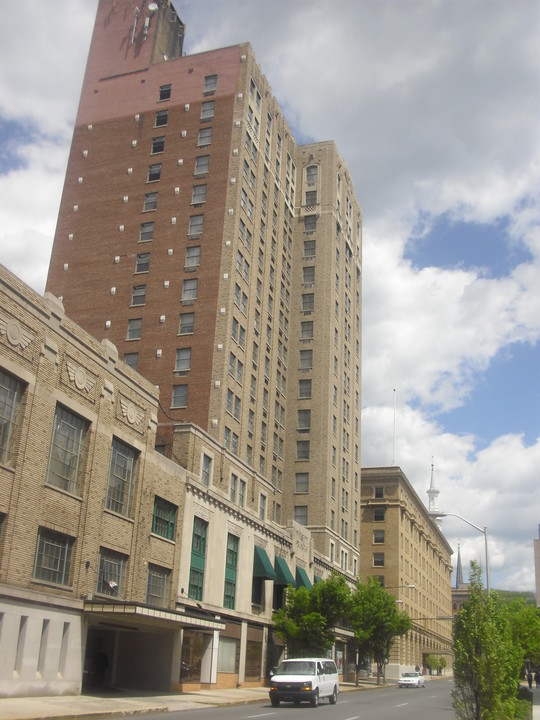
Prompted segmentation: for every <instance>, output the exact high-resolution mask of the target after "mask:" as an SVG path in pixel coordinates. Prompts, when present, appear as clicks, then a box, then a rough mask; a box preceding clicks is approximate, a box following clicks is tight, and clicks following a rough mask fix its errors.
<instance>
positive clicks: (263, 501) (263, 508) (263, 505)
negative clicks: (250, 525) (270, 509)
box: [259, 493, 266, 520]
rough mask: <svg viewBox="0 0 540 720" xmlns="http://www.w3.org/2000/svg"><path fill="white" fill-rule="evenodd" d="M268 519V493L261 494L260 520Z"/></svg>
mask: <svg viewBox="0 0 540 720" xmlns="http://www.w3.org/2000/svg"><path fill="white" fill-rule="evenodd" d="M265 519H266V495H263V494H262V493H260V495H259V520H265Z"/></svg>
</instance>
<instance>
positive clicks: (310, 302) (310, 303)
mask: <svg viewBox="0 0 540 720" xmlns="http://www.w3.org/2000/svg"><path fill="white" fill-rule="evenodd" d="M314 309H315V294H314V293H303V294H302V311H303V312H311V311H312V310H314Z"/></svg>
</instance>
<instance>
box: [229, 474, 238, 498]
mask: <svg viewBox="0 0 540 720" xmlns="http://www.w3.org/2000/svg"><path fill="white" fill-rule="evenodd" d="M237 490H238V477H237V476H236V475H235V474H234V473H231V483H230V487H229V497H230V499H231V502H236V493H237Z"/></svg>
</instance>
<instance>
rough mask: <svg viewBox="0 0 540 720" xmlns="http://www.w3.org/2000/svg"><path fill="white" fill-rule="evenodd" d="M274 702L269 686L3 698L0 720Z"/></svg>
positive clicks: (345, 688)
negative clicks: (270, 696)
mask: <svg viewBox="0 0 540 720" xmlns="http://www.w3.org/2000/svg"><path fill="white" fill-rule="evenodd" d="M374 687H376V685H374V684H373V683H370V682H362V684H361V685H359V686H358V687H356V686H355V685H354V684H352V683H340V692H350V691H352V690H365V689H367V688H374ZM267 701H268V702H270V701H269V699H268V688H267V687H251V688H250V687H246V688H232V689H230V690H199V691H197V692H186V693H179V694H169V693H166V694H163V695H160V694H157V693H152V692H137V691H134V690H126V691H125V692H122V691H112V690H111V691H110V692H103V693H100V694H94V695H79V696H64V697H56V696H55V697H31V698H0V720H36V719H38V718H39V719H41V718H46V719H47V720H60V718H61V719H62V720H67V719H68V718H77V720H79V719H80V718H92V717H95V716H101V715H109V716H111V717H115V716H116V717H120V716H123V715H134V714H136V713H150V712H171V711H174V710H192V709H195V708H208V707H220V706H223V705H239V704H247V703H264V702H267Z"/></svg>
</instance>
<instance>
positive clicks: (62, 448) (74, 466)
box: [47, 405, 89, 495]
mask: <svg viewBox="0 0 540 720" xmlns="http://www.w3.org/2000/svg"><path fill="white" fill-rule="evenodd" d="M88 427H89V423H88V421H87V420H84V419H83V418H81V417H79V416H78V415H75V414H74V413H72V412H71V411H70V410H68V409H67V408H64V407H62V406H61V405H57V406H56V412H55V415H54V428H53V437H52V442H51V448H50V452H49V464H48V467H47V483H48V484H49V485H54V486H55V487H59V488H61V489H62V490H67V491H68V492H70V493H73V494H74V495H80V493H81V482H82V479H83V473H84V450H85V440H86V435H87V432H88Z"/></svg>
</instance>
